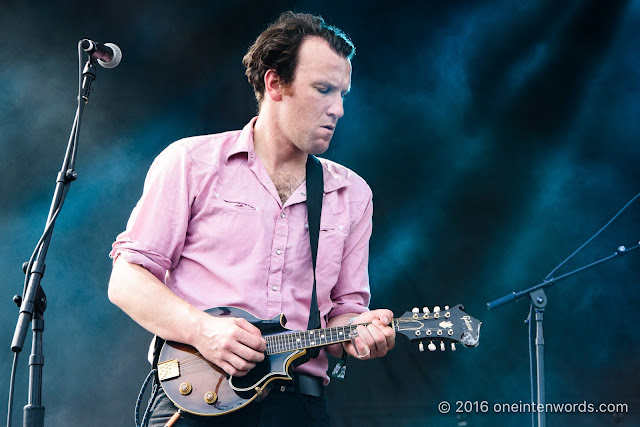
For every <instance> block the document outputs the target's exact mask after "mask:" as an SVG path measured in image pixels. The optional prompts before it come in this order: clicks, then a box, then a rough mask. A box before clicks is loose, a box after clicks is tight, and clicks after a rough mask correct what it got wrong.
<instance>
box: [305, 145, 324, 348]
mask: <svg viewBox="0 0 640 427" xmlns="http://www.w3.org/2000/svg"><path fill="white" fill-rule="evenodd" d="M306 169H307V171H306V174H307V215H308V218H309V242H310V243H311V263H312V266H313V290H312V291H311V305H310V307H309V322H308V324H307V330H312V329H319V328H320V310H319V309H318V296H317V293H316V258H317V257H318V240H319V238H320V216H321V213H322V195H323V193H324V178H323V172H322V164H321V163H320V160H318V158H317V157H316V156H313V155H311V154H310V155H309V156H308V157H307V168H306ZM307 354H308V355H309V356H310V357H317V356H318V354H320V348H310V349H308V350H307Z"/></svg>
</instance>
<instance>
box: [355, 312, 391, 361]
mask: <svg viewBox="0 0 640 427" xmlns="http://www.w3.org/2000/svg"><path fill="white" fill-rule="evenodd" d="M391 319H393V313H392V312H391V310H387V309H379V310H371V311H367V312H364V313H362V314H360V315H359V316H357V317H356V318H354V319H353V321H352V322H351V324H354V325H357V324H359V323H368V325H360V326H358V328H357V329H356V330H357V332H358V336H357V338H356V339H355V345H356V346H357V349H356V348H355V347H354V345H353V343H352V342H351V341H347V342H344V343H343V344H344V349H345V350H346V352H347V353H349V354H350V355H351V356H353V357H356V358H358V359H363V360H365V359H374V358H376V357H383V356H385V355H386V354H387V352H388V351H389V350H391V349H392V348H393V346H394V345H395V342H396V332H395V330H394V329H393V328H392V327H391V326H390V325H391Z"/></svg>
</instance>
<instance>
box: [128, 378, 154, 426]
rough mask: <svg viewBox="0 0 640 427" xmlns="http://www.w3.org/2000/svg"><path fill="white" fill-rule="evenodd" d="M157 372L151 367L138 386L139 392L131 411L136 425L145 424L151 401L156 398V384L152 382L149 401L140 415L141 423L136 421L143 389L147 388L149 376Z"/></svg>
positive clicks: (138, 417)
mask: <svg viewBox="0 0 640 427" xmlns="http://www.w3.org/2000/svg"><path fill="white" fill-rule="evenodd" d="M156 372H157V370H156V369H152V370H151V371H150V372H149V373H148V374H147V378H145V379H144V383H142V387H141V388H140V392H139V393H138V399H137V400H136V407H135V409H134V411H133V416H134V418H133V421H134V422H135V425H136V427H144V426H145V425H146V424H147V417H148V416H149V410H150V409H151V405H153V401H154V400H155V399H156V395H157V394H158V384H155V381H154V384H153V390H152V391H151V397H150V398H149V403H148V404H147V409H146V410H145V411H144V415H143V417H142V423H138V420H139V419H140V403H142V396H143V395H144V392H145V390H146V389H147V385H148V384H149V381H150V380H151V378H152V377H153V376H154V375H155V373H156Z"/></svg>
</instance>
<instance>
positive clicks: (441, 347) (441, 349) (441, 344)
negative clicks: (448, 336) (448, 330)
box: [440, 341, 444, 351]
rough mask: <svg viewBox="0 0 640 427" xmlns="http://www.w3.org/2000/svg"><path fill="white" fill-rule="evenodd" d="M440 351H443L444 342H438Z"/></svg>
mask: <svg viewBox="0 0 640 427" xmlns="http://www.w3.org/2000/svg"><path fill="white" fill-rule="evenodd" d="M440 351H444V341H440Z"/></svg>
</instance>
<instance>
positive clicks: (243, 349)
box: [228, 342, 264, 363]
mask: <svg viewBox="0 0 640 427" xmlns="http://www.w3.org/2000/svg"><path fill="white" fill-rule="evenodd" d="M228 350H229V352H231V353H233V354H235V355H236V356H239V357H241V358H242V359H244V360H246V361H248V362H253V363H256V362H262V361H263V360H264V353H262V352H259V351H256V350H254V349H253V348H251V347H247V346H246V345H244V344H243V343H241V342H232V343H230V344H229V347H228Z"/></svg>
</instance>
